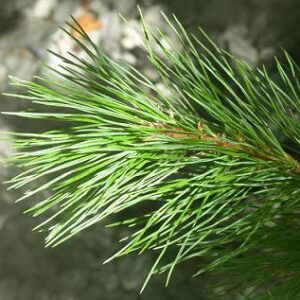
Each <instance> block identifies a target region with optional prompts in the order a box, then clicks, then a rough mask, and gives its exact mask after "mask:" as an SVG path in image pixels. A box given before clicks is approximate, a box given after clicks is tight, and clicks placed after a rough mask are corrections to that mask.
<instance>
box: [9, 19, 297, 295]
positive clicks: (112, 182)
mask: <svg viewBox="0 0 300 300" xmlns="http://www.w3.org/2000/svg"><path fill="white" fill-rule="evenodd" d="M166 21H167V22H168V24H169V26H170V28H171V29H172V30H174V32H175V33H176V34H177V36H178V39H179V40H180V43H181V47H180V49H177V48H176V47H173V46H172V44H171V42H170V40H169V39H168V37H167V36H165V35H164V33H162V32H161V31H159V30H156V29H151V28H149V27H148V26H147V24H145V23H144V22H143V28H144V36H145V43H144V46H145V49H146V50H147V59H148V60H149V62H150V63H151V64H152V66H153V67H154V68H155V70H156V71H157V72H158V73H159V74H160V80H161V83H163V85H164V86H165V88H166V90H168V93H166V92H164V91H163V90H162V89H160V88H158V87H157V85H155V84H154V83H153V82H151V81H150V80H149V79H147V78H146V76H144V75H143V74H141V73H140V72H139V71H137V70H136V69H135V68H133V67H131V66H128V65H126V64H123V63H120V62H116V61H113V60H111V59H110V58H109V57H107V56H106V55H105V54H104V53H103V52H102V51H101V49H99V47H98V46H97V45H95V44H94V43H93V42H92V41H91V40H90V38H89V37H88V35H87V34H86V33H85V32H84V31H83V30H82V29H81V28H80V26H79V24H77V25H76V26H72V25H69V26H71V27H72V28H73V29H72V30H75V31H77V32H78V34H79V35H80V37H78V38H77V37H74V36H73V38H74V39H76V41H77V43H78V45H79V46H80V47H81V48H82V49H83V50H84V51H85V52H86V54H87V55H88V59H81V58H78V57H77V56H76V55H72V54H71V56H68V57H61V56H60V55H58V54H55V53H53V54H54V55H57V56H59V57H60V58H61V61H62V67H61V69H59V70H52V69H51V67H49V68H48V70H49V71H50V72H48V74H45V75H44V76H42V77H41V78H37V80H36V81H34V82H25V81H22V80H18V79H13V84H15V85H17V86H19V87H24V88H25V90H26V92H25V93H24V94H18V95H17V96H18V97H20V98H22V99H28V100H29V101H31V102H33V103H34V104H35V108H37V107H38V108H39V107H41V110H40V111H39V110H35V111H27V112H26V111H24V112H17V113H12V114H13V115H14V116H19V117H24V118H29V119H39V120H40V121H41V122H43V121H44V120H52V121H57V122H58V124H60V125H59V126H57V129H55V130H51V131H47V132H40V133H38V132H35V133H30V132H23V133H15V134H14V137H15V138H14V144H15V147H16V149H17V151H16V154H15V155H14V156H13V157H12V158H10V159H9V161H10V162H11V163H12V164H14V165H16V166H19V167H21V168H22V170H23V171H21V172H20V174H19V175H18V176H16V177H15V178H13V179H12V180H10V182H9V184H10V188H13V189H17V188H24V187H25V188H28V187H29V189H28V190H27V191H26V192H25V193H24V196H22V198H20V199H19V200H23V199H26V198H31V197H32V196H33V195H35V194H40V193H41V192H42V191H44V190H49V191H50V196H49V198H47V199H44V200H42V201H40V202H38V203H36V204H35V205H34V206H33V207H32V208H30V209H29V210H28V212H29V213H31V214H33V216H39V215H42V214H44V213H46V212H47V214H45V215H47V217H49V212H50V217H49V218H48V219H45V221H44V222H43V223H42V224H40V225H39V226H38V227H37V228H38V229H40V230H45V231H46V230H47V231H48V235H47V237H46V245H47V246H56V245H59V244H60V243H62V242H64V241H66V240H67V239H69V238H71V237H72V236H74V235H76V234H77V233H78V232H80V231H82V230H83V229H85V228H87V227H89V226H91V225H93V224H95V223H99V222H100V221H102V220H107V221H109V220H111V218H110V216H112V215H113V216H114V219H117V220H118V221H117V222H115V223H114V224H112V225H122V226H128V227H129V228H130V231H129V232H130V235H129V236H128V237H127V238H125V239H124V240H123V241H122V243H123V245H122V247H121V250H120V251H119V252H117V253H116V254H114V255H113V256H112V258H116V257H119V256H122V255H125V254H129V253H131V252H136V253H139V254H140V253H143V252H145V251H148V252H149V251H150V252H153V253H154V254H155V255H156V257H157V258H156V260H155V263H154V265H153V267H152V268H151V270H150V271H149V275H148V277H147V278H146V280H145V284H144V286H143V288H144V287H145V286H146V284H147V283H148V281H149V280H150V278H151V276H152V275H153V274H155V273H157V272H166V274H167V283H168V282H169V280H170V278H171V274H172V272H173V271H174V269H175V267H176V266H177V265H178V264H180V263H183V262H185V261H187V260H194V261H195V264H197V263H199V266H198V270H197V273H196V274H195V275H199V274H201V273H203V272H206V271H218V272H226V274H230V275H226V276H221V278H223V282H221V283H219V285H222V287H223V291H224V293H225V294H226V295H232V293H240V294H241V295H243V291H246V292H247V299H248V298H249V299H251V298H253V299H261V298H266V299H270V297H274V298H276V299H277V297H278V295H281V296H284V297H286V296H287V297H290V298H285V299H296V298H297V296H298V297H299V295H300V294H299V293H300V288H299V281H300V259H299V251H300V243H299V241H300V233H299V232H300V230H299V229H300V223H299V195H300V188H299V183H300V163H299V161H298V158H299V151H300V123H299V114H300V85H299V80H298V78H299V71H300V69H299V67H298V66H297V65H296V63H295V62H294V61H293V59H292V58H291V57H290V56H289V55H288V54H287V53H284V56H285V57H284V59H283V62H279V61H278V60H277V59H275V64H276V66H277V75H278V76H277V79H276V81H275V80H274V79H273V78H271V76H270V75H269V74H268V72H267V71H266V69H265V68H264V67H261V68H258V69H257V68H252V67H251V66H249V65H248V64H247V63H245V62H244V61H242V60H240V59H238V58H236V57H234V56H232V55H231V54H230V53H227V52H226V51H224V50H222V49H220V48H219V47H218V46H216V45H215V43H214V42H213V41H211V39H210V38H209V37H208V36H207V35H206V34H205V32H203V31H202V30H199V35H198V36H195V35H193V34H188V33H187V32H186V31H185V29H184V28H183V26H182V25H181V24H180V22H179V21H178V20H177V19H176V17H173V18H172V19H168V18H166ZM66 34H68V31H66ZM154 46H155V47H154ZM154 48H155V49H156V50H157V48H159V53H158V52H157V51H156V50H154ZM43 106H46V107H47V106H48V107H51V109H49V112H47V111H46V112H45V108H43ZM62 122H63V124H64V125H63V126H61V123H62ZM42 178H43V179H44V180H43V181H42V182H43V183H42V184H40V185H39V186H38V187H35V188H31V187H32V185H31V184H30V183H32V182H40V181H39V180H40V179H42ZM126 216H130V217H128V218H127V217H126ZM101 224H103V223H101ZM204 262H205V263H204ZM227 272H228V273H227ZM245 297H246V296H245ZM295 297H296V298H295ZM230 299H233V298H230ZM278 299H279V298H278Z"/></svg>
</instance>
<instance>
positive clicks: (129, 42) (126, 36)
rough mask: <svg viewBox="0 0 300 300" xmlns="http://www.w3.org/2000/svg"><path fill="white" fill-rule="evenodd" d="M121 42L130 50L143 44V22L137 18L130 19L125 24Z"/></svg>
mask: <svg viewBox="0 0 300 300" xmlns="http://www.w3.org/2000/svg"><path fill="white" fill-rule="evenodd" d="M121 43H122V46H123V47H124V48H125V49H128V50H132V49H134V48H136V47H138V46H141V45H142V32H141V24H140V23H139V22H138V21H137V20H130V21H129V22H128V23H127V24H124V26H123V30H122V39H121Z"/></svg>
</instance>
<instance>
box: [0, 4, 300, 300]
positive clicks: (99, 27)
mask: <svg viewBox="0 0 300 300" xmlns="http://www.w3.org/2000/svg"><path fill="white" fill-rule="evenodd" d="M87 2H88V1H86V2H85V1H79V0H78V1H77V0H1V1H0V92H1V93H3V92H15V90H14V89H13V88H12V87H11V86H9V85H8V82H9V79H8V75H13V76H17V77H19V78H22V79H31V78H32V77H33V76H34V75H37V74H39V73H40V72H41V68H42V67H41V65H40V63H39V62H40V61H43V62H47V63H49V64H50V65H52V66H54V67H56V66H57V65H58V61H56V60H55V59H54V58H53V57H52V58H51V57H49V55H48V53H47V52H46V48H50V49H53V50H54V51H56V52H58V53H62V54H63V53H65V52H66V51H75V52H76V51H79V50H78V49H76V46H75V45H74V44H73V42H72V41H71V39H68V38H67V37H66V35H65V34H63V33H62V31H61V30H59V29H58V26H64V21H68V20H70V15H74V16H75V17H77V18H80V17H82V16H83V14H84V9H85V8H84V3H85V4H87ZM89 2H90V3H89V7H88V10H89V13H90V14H91V16H93V18H92V19H91V20H89V25H87V26H89V27H87V28H86V29H87V31H89V32H88V33H89V34H90V35H91V36H92V38H93V39H94V40H95V41H96V42H97V43H98V44H99V45H100V46H101V48H102V49H103V50H104V51H106V52H107V53H108V54H109V55H111V56H112V57H113V58H114V59H118V60H124V61H126V62H129V63H130V64H132V65H134V66H135V67H137V68H138V69H140V70H142V71H143V72H144V73H145V74H146V75H147V76H149V77H150V78H151V79H152V80H153V81H155V82H157V84H160V83H159V80H158V77H157V74H156V73H154V72H153V70H151V68H150V67H149V65H148V64H147V62H146V60H145V55H144V52H143V49H142V47H141V44H140V41H139V38H138V35H137V34H136V33H135V32H134V31H133V30H131V29H130V27H132V28H136V30H137V31H139V30H140V28H141V26H140V18H139V14H138V10H137V4H139V5H140V7H141V8H142V10H143V12H144V15H145V19H146V22H148V23H149V24H150V25H152V26H156V27H160V28H162V29H163V30H165V31H167V32H168V29H167V27H166V24H165V23H164V21H163V19H162V17H161V15H160V11H161V10H163V11H164V12H166V13H175V14H176V15H177V16H178V18H179V19H180V20H181V21H182V23H183V24H184V26H185V27H186V28H187V29H188V30H189V31H193V32H194V31H196V30H197V26H201V27H202V28H204V29H205V30H206V31H207V32H208V33H209V34H210V35H211V36H212V37H213V38H214V39H215V41H216V42H217V43H218V44H219V45H221V46H223V47H225V48H226V49H228V50H230V51H231V52H233V53H234V54H236V55H238V56H239V57H241V58H243V59H245V60H246V61H248V62H249V63H250V64H251V65H253V66H259V65H260V64H262V63H265V64H266V65H267V66H268V68H269V69H271V70H272V68H273V67H274V64H273V61H272V58H273V56H274V55H279V56H280V55H281V53H280V47H283V48H285V49H286V50H287V51H288V52H289V53H290V54H291V55H292V56H293V57H294V58H295V59H296V61H299V60H300V51H299V50H300V49H299V43H300V27H299V21H298V20H299V16H300V2H299V0H286V1H282V0H211V1H207V0H206V1H204V0H203V1H202V0H184V1H179V0H143V1H137V0H91V1H89ZM118 13H121V14H122V15H123V16H124V17H125V18H126V19H127V20H128V23H129V25H130V26H128V25H126V24H125V23H124V22H123V21H122V20H121V19H120V17H119V15H118ZM91 24H92V25H91ZM170 35H171V38H173V39H174V42H175V43H176V38H175V36H174V35H173V36H172V33H170ZM78 55H80V53H78ZM0 99H1V102H0V103H1V111H16V110H20V109H24V108H26V107H28V105H29V104H28V103H26V102H23V101H15V100H14V99H13V98H9V97H6V96H0ZM23 122H24V121H23V120H16V119H15V118H11V117H7V116H1V119H0V127H1V129H0V130H1V131H8V132H9V131H12V130H20V129H22V130H23V129H24V128H26V129H32V130H36V128H37V127H36V126H37V124H36V123H33V122H32V123H28V122H26V123H23ZM7 136H8V137H9V133H8V134H7ZM12 152H13V149H12V147H11V144H10V143H9V141H5V140H2V141H1V142H0V155H1V157H7V156H9V155H10V154H11V153H12ZM15 173H16V170H14V169H8V168H4V167H3V166H1V168H0V177H1V181H5V180H7V179H9V178H11V177H12V176H13V175H14V174H15ZM19 193H20V192H16V191H6V186H4V185H1V198H0V300H50V299H51V300H102V299H103V300H113V299H116V300H119V299H120V300H121V299H122V300H123V299H124V300H126V299H132V300H135V299H140V300H146V299H149V300H150V299H157V300H159V299H166V300H169V299H170V300H177V299H178V300H179V299H180V300H182V299H186V300H194V299H207V298H208V297H209V296H210V295H205V294H204V292H203V289H202V287H203V285H204V284H205V283H204V282H203V280H202V279H197V278H196V279H190V278H189V275H190V273H191V271H190V268H189V265H187V266H182V267H179V268H178V269H177V270H176V271H175V273H174V276H173V280H172V282H171V285H170V286H169V287H168V288H167V289H166V288H164V281H163V280H164V279H165V278H164V277H163V276H160V277H159V276H156V277H155V278H154V279H153V280H152V281H151V282H150V284H149V286H148V288H147V289H146V291H145V292H144V293H143V294H141V295H139V289H140V288H141V284H142V281H143V279H144V278H145V276H146V272H147V270H148V269H149V266H150V265H151V261H152V260H153V257H151V256H142V257H136V256H134V257H131V256H130V257H124V258H121V259H118V260H116V261H113V262H111V263H109V264H107V265H102V262H103V261H104V260H105V258H108V257H109V256H110V255H111V254H113V253H114V251H115V250H116V249H117V248H118V243H117V241H118V240H119V238H120V237H121V236H122V234H123V233H122V230H124V229H122V230H116V229H114V230H111V229H110V230H108V229H104V228H103V226H102V225H101V224H99V225H96V226H94V227H93V228H92V229H90V230H87V231H85V232H84V233H82V234H80V235H79V236H77V237H76V238H74V239H73V240H71V241H68V242H67V243H65V244H64V245H62V246H60V247H58V248H55V249H48V248H47V249H45V248H44V243H43V237H44V236H43V235H42V234H39V233H36V232H32V231H31V229H32V228H33V227H35V226H36V225H37V224H38V220H35V219H32V218H31V217H29V216H27V215H24V214H22V211H24V210H25V209H26V208H27V207H28V206H29V203H28V202H27V203H21V204H15V203H14V201H15V200H16V199H17V198H18V197H19V196H20V195H19Z"/></svg>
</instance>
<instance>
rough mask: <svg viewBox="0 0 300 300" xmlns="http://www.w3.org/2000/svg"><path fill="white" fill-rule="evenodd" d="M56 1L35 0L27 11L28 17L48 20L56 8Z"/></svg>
mask: <svg viewBox="0 0 300 300" xmlns="http://www.w3.org/2000/svg"><path fill="white" fill-rule="evenodd" d="M57 1H58V0H37V1H36V2H35V3H34V5H33V7H32V8H31V9H28V10H27V12H26V13H27V14H28V16H29V17H36V18H48V17H50V16H51V14H52V13H53V10H54V8H55V7H56V6H57Z"/></svg>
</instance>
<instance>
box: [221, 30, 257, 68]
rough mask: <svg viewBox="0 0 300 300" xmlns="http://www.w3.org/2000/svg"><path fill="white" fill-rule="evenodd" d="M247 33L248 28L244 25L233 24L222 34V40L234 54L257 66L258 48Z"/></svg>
mask: <svg viewBox="0 0 300 300" xmlns="http://www.w3.org/2000/svg"><path fill="white" fill-rule="evenodd" d="M247 33H248V32H247V28H246V27H245V26H243V25H240V26H238V25H237V26H231V27H229V28H228V29H227V30H226V31H225V32H224V33H223V34H222V35H221V37H220V42H221V44H223V46H224V47H228V50H229V51H230V52H231V53H232V54H234V55H236V56H238V57H240V58H241V59H244V60H245V61H246V62H248V63H249V64H250V65H251V66H255V65H257V63H258V60H259V57H258V50H257V49H256V48H255V47H254V46H253V45H252V43H251V40H250V39H249V38H248V37H247Z"/></svg>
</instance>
